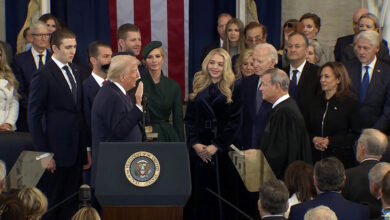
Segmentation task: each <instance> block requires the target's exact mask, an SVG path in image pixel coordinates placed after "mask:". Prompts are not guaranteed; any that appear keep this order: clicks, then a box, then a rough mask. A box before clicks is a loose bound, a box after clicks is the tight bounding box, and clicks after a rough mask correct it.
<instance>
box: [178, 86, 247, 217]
mask: <svg viewBox="0 0 390 220" xmlns="http://www.w3.org/2000/svg"><path fill="white" fill-rule="evenodd" d="M239 97H240V96H239V89H238V87H235V88H234V90H233V97H232V99H233V102H232V103H226V97H225V96H224V95H223V94H222V93H221V92H220V90H219V89H218V84H211V85H210V86H208V87H207V88H206V89H204V90H203V91H201V92H199V93H198V94H197V96H196V97H195V98H194V100H192V101H190V102H189V103H188V107H187V112H186V115H185V118H184V122H185V126H186V135H187V145H188V148H189V154H190V162H191V176H192V194H191V197H190V199H189V201H188V203H187V205H186V207H185V213H184V214H185V218H184V219H213V220H214V219H235V216H236V215H237V213H236V212H235V211H234V210H233V209H232V208H230V207H228V206H226V205H225V204H224V203H223V202H219V200H218V198H217V197H215V196H213V195H212V194H211V193H210V192H208V191H207V190H206V188H209V189H211V190H213V191H214V192H216V193H218V194H220V195H221V196H222V197H224V198H225V199H227V200H228V201H230V202H232V203H233V204H235V203H236V202H235V201H236V198H237V194H238V193H237V191H236V190H235V189H236V184H237V182H238V180H239V178H240V177H239V175H238V172H237V171H236V170H235V168H234V165H233V163H232V162H231V161H230V159H229V156H228V151H229V146H230V144H231V143H232V142H233V139H234V137H235V135H236V133H237V130H238V128H239V123H240V113H241V105H240V103H239V101H240V100H239ZM197 143H200V144H204V145H210V144H213V145H215V146H216V147H217V148H218V151H217V152H216V154H214V155H213V158H212V161H211V162H209V163H204V162H203V161H202V160H201V159H200V157H199V156H198V155H197V154H196V152H195V150H194V149H193V148H192V146H193V145H194V144H197ZM221 214H222V216H223V217H222V216H221Z"/></svg>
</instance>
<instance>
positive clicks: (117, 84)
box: [113, 82, 126, 95]
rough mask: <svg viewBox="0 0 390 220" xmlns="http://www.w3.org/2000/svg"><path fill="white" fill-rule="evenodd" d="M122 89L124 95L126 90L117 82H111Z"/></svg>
mask: <svg viewBox="0 0 390 220" xmlns="http://www.w3.org/2000/svg"><path fill="white" fill-rule="evenodd" d="M113 83H114V84H115V85H116V86H118V88H119V89H120V90H121V91H122V93H123V95H126V90H125V89H124V88H123V87H122V86H121V84H119V83H117V82H113Z"/></svg>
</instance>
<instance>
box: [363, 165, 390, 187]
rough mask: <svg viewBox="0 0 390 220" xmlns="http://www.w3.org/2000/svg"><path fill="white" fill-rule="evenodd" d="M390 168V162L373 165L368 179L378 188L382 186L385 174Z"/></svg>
mask: <svg viewBox="0 0 390 220" xmlns="http://www.w3.org/2000/svg"><path fill="white" fill-rule="evenodd" d="M389 170H390V163H386V162H380V163H377V164H376V165H375V166H373V167H372V168H371V170H370V172H369V173H368V179H369V180H370V182H371V183H375V185H377V187H378V188H380V187H382V179H383V176H384V175H385V174H386V173H387V172H388V171H389Z"/></svg>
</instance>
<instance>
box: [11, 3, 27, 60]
mask: <svg viewBox="0 0 390 220" xmlns="http://www.w3.org/2000/svg"><path fill="white" fill-rule="evenodd" d="M29 2H30V1H29V0H6V1H5V9H6V10H5V27H6V41H7V42H8V43H9V44H11V46H12V50H13V52H14V53H15V52H16V40H17V37H18V33H19V31H20V29H21V28H22V27H23V25H24V21H25V20H26V17H27V7H28V3H29Z"/></svg>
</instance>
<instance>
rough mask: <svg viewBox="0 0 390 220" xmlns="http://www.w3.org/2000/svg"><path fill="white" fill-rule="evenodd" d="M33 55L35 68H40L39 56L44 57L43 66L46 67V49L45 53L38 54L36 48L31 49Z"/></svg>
mask: <svg viewBox="0 0 390 220" xmlns="http://www.w3.org/2000/svg"><path fill="white" fill-rule="evenodd" d="M31 53H32V55H33V57H34V62H35V66H36V67H37V69H38V66H39V55H41V54H42V55H43V56H42V62H43V65H45V63H46V49H45V50H44V51H43V53H38V51H36V50H35V49H34V47H31Z"/></svg>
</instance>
